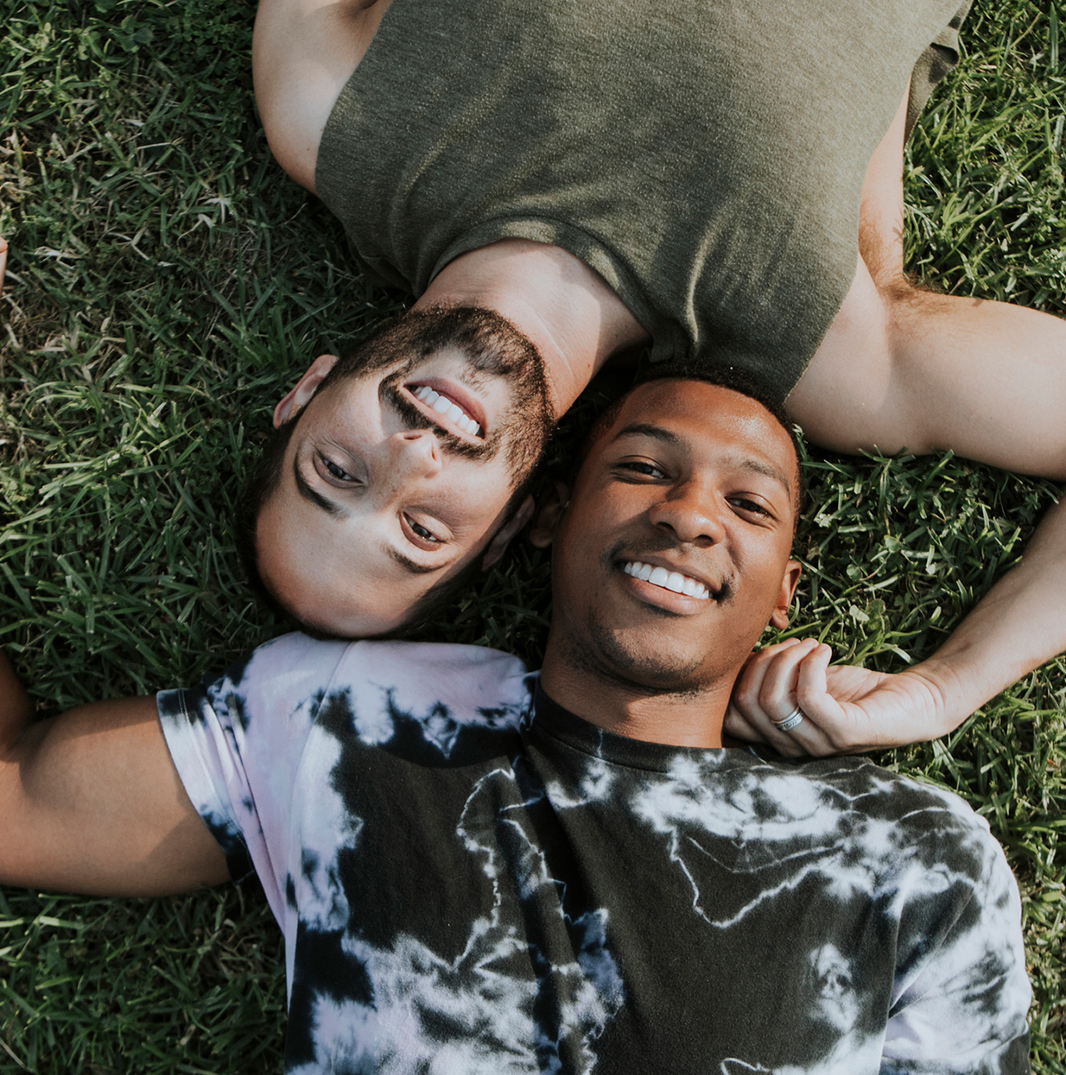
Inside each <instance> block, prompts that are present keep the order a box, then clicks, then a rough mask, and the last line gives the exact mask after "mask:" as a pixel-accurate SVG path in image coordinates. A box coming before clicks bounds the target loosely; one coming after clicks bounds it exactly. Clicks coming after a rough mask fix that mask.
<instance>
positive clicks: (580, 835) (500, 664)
mask: <svg viewBox="0 0 1066 1075" xmlns="http://www.w3.org/2000/svg"><path fill="white" fill-rule="evenodd" d="M159 712H160V716H161V720H162V725H163V729H164V732H165V734H166V737H167V742H168V743H169V746H170V750H171V753H172V755H173V757H174V761H175V763H176V765H177V768H178V771H179V772H180V774H181V778H182V781H183V782H184V785H185V788H186V790H187V791H188V794H189V796H190V798H191V800H192V802H193V803H194V804H195V806H196V807H197V809H198V810H199V812H200V814H201V816H202V817H203V818H204V821H205V822H206V823H207V825H208V826H209V827H210V828H211V830H212V832H213V833H214V834H215V835H216V837H217V838H218V840H219V841H220V843H221V844H222V846H223V847H224V849H225V850H226V852H227V857H228V861H229V864H230V870H231V873H232V874H233V876H234V877H237V878H239V877H240V876H241V875H242V874H244V873H247V872H249V871H250V870H252V869H254V871H255V872H256V873H257V874H258V876H259V878H260V880H261V881H262V884H263V887H264V889H265V890H266V895H267V898H268V900H269V901H270V905H271V908H272V909H273V912H274V915H275V916H276V918H277V920H278V923H279V924H280V926H281V928H282V930H283V931H284V934H285V949H286V962H287V981H288V993H289V1026H288V1034H287V1040H286V1070H287V1071H289V1072H294V1073H300V1075H305V1073H306V1075H310V1073H312V1072H325V1071H328V1072H338V1073H339V1072H344V1073H355V1072H383V1073H416V1072H417V1073H426V1075H444V1073H455V1075H481V1073H484V1075H510V1073H519V1072H522V1073H533V1072H557V1071H558V1072H567V1073H578V1072H582V1073H584V1072H596V1073H603V1075H619V1073H628V1072H634V1073H636V1072H639V1073H641V1075H645V1073H648V1072H669V1073H671V1075H675V1073H685V1072H701V1073H714V1075H740V1073H751V1072H777V1073H786V1072H788V1073H793V1072H797V1073H798V1072H826V1073H828V1072H838V1073H840V1075H862V1073H864V1072H936V1073H946V1072H1024V1071H1027V1070H1028V1063H1027V1043H1028V1036H1027V1031H1026V1024H1025V1014H1026V1010H1027V1006H1028V1002H1029V986H1028V982H1027V980H1026V977H1025V966H1024V954H1023V950H1022V941H1021V934H1020V927H1019V919H1020V908H1019V900H1018V892H1017V888H1016V885H1015V883H1014V880H1013V878H1012V876H1011V873H1010V870H1009V869H1008V867H1007V864H1006V861H1005V859H1004V857H1003V853H1002V851H1001V850H1000V848H999V846H998V845H997V844H996V842H995V841H994V840H993V839H992V837H991V836H990V834H989V832H988V828H987V826H986V824H985V823H984V821H982V820H981V819H979V818H978V817H976V816H975V815H974V813H973V812H972V811H971V810H970V809H969V808H968V807H967V806H966V805H964V804H963V803H962V802H961V801H960V800H959V799H958V798H957V797H956V796H954V795H952V794H950V793H948V792H946V791H942V790H940V789H938V788H935V787H932V786H926V785H924V784H918V783H915V782H914V781H911V780H907V779H904V778H902V777H899V776H896V775H894V774H891V773H888V772H886V771H885V770H883V769H879V768H877V767H876V766H874V765H872V764H871V763H870V762H868V761H865V760H863V759H856V758H836V759H831V760H819V761H813V762H808V763H804V764H795V763H790V762H786V761H783V760H781V759H776V758H771V759H766V758H762V757H760V756H758V755H757V754H755V753H752V752H750V751H746V750H740V749H725V750H696V749H683V748H678V747H668V746H662V745H658V744H652V743H644V742H638V741H636V740H630V739H625V738H621V737H618V736H615V735H612V734H610V733H608V732H604V731H602V730H601V729H599V728H597V727H596V726H595V725H592V724H589V723H587V722H585V721H583V720H581V719H580V718H578V717H576V716H574V715H573V714H571V713H568V712H567V711H565V710H564V709H562V708H561V707H559V706H557V705H556V704H555V703H554V702H552V701H551V700H549V699H548V698H547V697H546V696H544V694H543V693H542V692H540V691H539V690H538V687H537V677H536V676H535V675H530V674H527V673H526V671H525V669H524V668H523V666H522V664H521V663H520V662H519V661H518V660H516V659H515V658H513V657H509V656H507V655H505V654H502V653H497V652H494V651H492V650H486V649H479V648H476V647H465V646H434V645H415V644H410V643H399V642H359V643H353V644H345V643H340V642H336V643H334V642H316V641H312V640H311V639H308V638H306V637H305V636H303V635H289V636H286V637H285V638H281V639H278V640H276V641H274V642H271V643H268V644H267V645H265V646H262V647H260V648H259V649H258V650H256V651H255V652H254V653H253V654H251V655H250V656H249V657H248V658H246V659H245V660H243V661H242V662H240V663H239V664H237V665H235V666H234V667H233V668H231V669H230V670H229V672H228V673H227V674H226V675H225V676H223V677H222V678H221V679H219V680H218V681H217V682H214V683H211V684H207V685H205V686H203V687H200V688H198V689H194V690H188V691H168V692H163V693H162V694H160V695H159Z"/></svg>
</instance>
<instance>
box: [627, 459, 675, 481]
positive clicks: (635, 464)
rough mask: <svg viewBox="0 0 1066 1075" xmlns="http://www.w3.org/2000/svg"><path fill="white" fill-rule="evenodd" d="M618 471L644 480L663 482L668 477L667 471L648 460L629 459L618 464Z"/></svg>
mask: <svg viewBox="0 0 1066 1075" xmlns="http://www.w3.org/2000/svg"><path fill="white" fill-rule="evenodd" d="M618 469H619V470H621V471H624V472H625V473H626V474H630V475H633V476H638V475H639V476H640V477H642V478H654V479H656V480H662V479H663V478H665V477H666V471H664V470H663V469H662V467H660V466H658V465H657V464H655V463H650V462H649V461H648V460H646V459H627V460H626V461H625V462H624V463H619V464H618Z"/></svg>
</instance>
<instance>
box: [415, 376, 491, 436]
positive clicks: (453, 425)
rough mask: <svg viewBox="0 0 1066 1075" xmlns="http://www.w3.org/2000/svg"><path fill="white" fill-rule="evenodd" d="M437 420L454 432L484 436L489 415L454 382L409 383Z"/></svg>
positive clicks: (439, 423)
mask: <svg viewBox="0 0 1066 1075" xmlns="http://www.w3.org/2000/svg"><path fill="white" fill-rule="evenodd" d="M405 387H406V388H407V390H408V391H409V392H410V393H411V395H412V396H414V398H415V399H416V400H417V401H418V402H419V403H420V404H421V405H422V407H421V409H423V410H425V411H427V412H428V414H429V416H431V417H432V418H433V419H434V421H435V422H436V423H437V424H438V425H440V426H442V427H443V428H446V429H449V430H450V431H451V432H455V431H458V432H459V433H460V434H463V435H465V436H467V437H476V438H477V439H479V440H481V439H483V437H484V434H483V433H482V430H483V429H484V426H485V416H484V414H483V413H482V411H481V408H480V407H479V405H478V403H477V401H476V400H473V399H471V398H470V397H469V396H467V395H466V393H465V392H462V391H461V390H460V389H458V388H457V387H455V386H453V385H450V384H449V385H445V384H444V383H443V382H440V381H432V382H419V383H414V384H409V385H405Z"/></svg>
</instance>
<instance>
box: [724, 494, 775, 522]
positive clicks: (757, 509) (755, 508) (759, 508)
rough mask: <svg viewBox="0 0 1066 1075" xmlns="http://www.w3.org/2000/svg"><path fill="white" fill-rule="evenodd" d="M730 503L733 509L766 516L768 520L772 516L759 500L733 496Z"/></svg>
mask: <svg viewBox="0 0 1066 1075" xmlns="http://www.w3.org/2000/svg"><path fill="white" fill-rule="evenodd" d="M729 503H730V504H732V505H733V507H735V508H739V509H740V510H741V511H745V512H749V513H750V514H752V515H765V516H766V517H767V518H769V517H770V516H771V512H769V511H768V510H767V509H766V507H765V506H764V505H763V504H760V503H759V502H758V501H757V500H750V499H748V497H745V496H732V497H730V498H729Z"/></svg>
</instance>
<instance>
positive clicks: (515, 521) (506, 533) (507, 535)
mask: <svg viewBox="0 0 1066 1075" xmlns="http://www.w3.org/2000/svg"><path fill="white" fill-rule="evenodd" d="M532 518H533V498H532V497H531V496H527V497H526V498H525V500H523V501H522V506H521V507H520V508H519V509H518V511H516V512H515V513H514V515H512V516H511V518H510V520H508V522H506V523H504V525H503V526H502V527H501V528H500V529H499V530H498V531H497V532H496V534H495V536H494V537H493V539H492V540H491V541H490V542H489V543H488V546H487V547H486V549H485V554H484V556H483V557H482V559H481V570H482V571H488V569H489V568H490V567H492V565H493V564H495V563H496V562H497V561H498V560H499V559H500V557H501V556H503V554H504V553H505V552H506V551H507V546H508V545H509V544H510V543H511V538H513V537H514V536H515V534H517V533H518V531H519V530H521V529H522V527H523V526H525V525H526V523H528V522H529V520H530V519H532Z"/></svg>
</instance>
